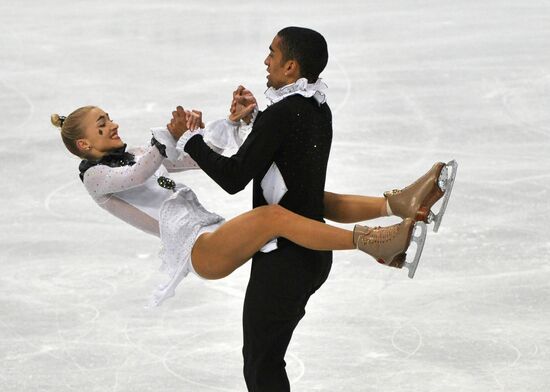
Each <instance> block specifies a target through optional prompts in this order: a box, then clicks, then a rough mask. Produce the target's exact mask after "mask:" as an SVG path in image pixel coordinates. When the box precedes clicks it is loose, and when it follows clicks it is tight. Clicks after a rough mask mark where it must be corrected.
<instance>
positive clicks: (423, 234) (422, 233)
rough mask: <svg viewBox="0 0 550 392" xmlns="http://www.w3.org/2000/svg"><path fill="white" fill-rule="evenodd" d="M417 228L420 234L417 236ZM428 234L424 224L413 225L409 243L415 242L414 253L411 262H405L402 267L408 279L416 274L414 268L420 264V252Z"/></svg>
mask: <svg viewBox="0 0 550 392" xmlns="http://www.w3.org/2000/svg"><path fill="white" fill-rule="evenodd" d="M417 228H420V230H419V231H420V232H419V233H418V235H417V234H416V232H417V231H418V230H417ZM427 233H428V227H427V226H426V224H425V223H424V222H416V223H415V225H414V229H413V233H412V237H411V243H412V242H416V253H415V255H414V259H413V261H411V262H410V263H408V262H407V261H405V263H404V264H403V267H405V268H407V269H408V270H409V278H411V279H412V278H413V277H414V273H415V272H416V268H417V267H418V263H419V262H420V256H421V255H422V250H423V249H424V243H425V242H426V234H427Z"/></svg>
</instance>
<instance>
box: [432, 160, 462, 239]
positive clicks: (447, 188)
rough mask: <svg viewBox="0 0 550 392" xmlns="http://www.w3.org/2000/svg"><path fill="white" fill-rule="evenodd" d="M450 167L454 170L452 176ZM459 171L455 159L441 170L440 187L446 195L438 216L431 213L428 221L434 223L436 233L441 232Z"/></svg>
mask: <svg viewBox="0 0 550 392" xmlns="http://www.w3.org/2000/svg"><path fill="white" fill-rule="evenodd" d="M449 167H450V168H452V172H451V174H450V175H449V169H448V168H449ZM457 169H458V163H457V162H456V161H455V160H454V159H453V160H452V161H450V162H448V163H447V164H446V165H445V167H444V168H443V169H442V170H441V174H440V175H439V179H438V185H439V187H440V188H441V189H442V190H444V192H445V193H444V195H443V202H442V204H441V208H440V209H439V212H438V213H437V214H434V213H433V212H431V213H430V217H429V219H428V223H432V222H434V228H433V230H434V233H437V231H438V230H439V226H440V225H441V220H442V219H443V215H444V214H445V210H446V209H447V204H448V203H449V198H450V197H451V192H452V191H453V185H454V183H455V178H456V170H457ZM443 188H444V189H443Z"/></svg>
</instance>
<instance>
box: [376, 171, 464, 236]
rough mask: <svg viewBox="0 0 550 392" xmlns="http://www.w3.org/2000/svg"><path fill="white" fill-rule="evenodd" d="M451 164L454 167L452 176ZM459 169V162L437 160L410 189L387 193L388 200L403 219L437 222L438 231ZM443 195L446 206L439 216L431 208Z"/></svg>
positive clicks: (394, 211) (435, 228)
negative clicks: (449, 170)
mask: <svg viewBox="0 0 550 392" xmlns="http://www.w3.org/2000/svg"><path fill="white" fill-rule="evenodd" d="M448 167H452V168H453V171H452V175H451V177H450V178H449V173H448ZM456 168H457V163H456V162H455V161H451V162H449V163H447V164H445V163H443V162H437V163H436V164H435V165H433V167H432V168H431V169H430V170H429V171H428V172H427V173H426V174H424V175H423V176H422V177H420V178H419V179H418V180H416V181H415V182H413V183H412V184H411V185H409V186H407V187H406V188H403V189H394V190H393V191H388V192H385V193H384V197H385V198H386V199H387V201H388V204H389V206H390V208H391V211H392V213H393V214H395V215H397V216H399V217H401V218H403V219H405V218H412V219H414V220H415V221H422V222H426V223H431V222H435V225H434V231H437V230H438V228H439V224H440V223H441V218H442V216H443V213H444V212H445V208H446V206H447V202H448V199H449V197H450V195H451V190H452V185H453V183H454V179H455V176H456ZM443 196H445V199H444V203H443V206H442V207H441V209H440V211H439V213H438V214H437V215H436V214H434V213H433V212H432V211H431V208H432V206H433V205H434V204H435V203H436V202H437V201H438V200H439V199H441V198H442V197H443Z"/></svg>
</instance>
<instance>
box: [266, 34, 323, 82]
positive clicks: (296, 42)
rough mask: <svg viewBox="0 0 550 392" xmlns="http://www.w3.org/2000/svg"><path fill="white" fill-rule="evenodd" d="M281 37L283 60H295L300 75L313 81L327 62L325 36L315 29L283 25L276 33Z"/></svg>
mask: <svg viewBox="0 0 550 392" xmlns="http://www.w3.org/2000/svg"><path fill="white" fill-rule="evenodd" d="M277 35H278V36H279V37H281V51H282V52H283V61H288V60H296V61H297V62H298V64H300V73H301V76H303V77H304V78H306V79H307V80H308V82H309V83H315V82H316V81H317V79H319V74H320V73H321V72H322V71H323V70H324V69H325V67H326V65H327V62H328V48H327V41H325V38H324V37H323V36H322V35H321V34H319V33H318V32H317V31H315V30H311V29H306V28H304V27H293V26H292V27H285V28H284V29H282V30H281V31H279V32H278V33H277Z"/></svg>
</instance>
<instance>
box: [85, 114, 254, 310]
mask: <svg viewBox="0 0 550 392" xmlns="http://www.w3.org/2000/svg"><path fill="white" fill-rule="evenodd" d="M249 129H250V128H249V127H241V126H240V125H239V124H238V123H232V122H230V121H228V120H220V121H216V122H214V123H212V124H209V126H208V127H206V128H205V130H204V131H201V133H202V134H203V137H204V138H205V140H206V141H207V142H208V143H209V145H210V146H211V147H212V148H213V149H215V150H217V151H218V152H220V153H222V154H223V155H226V156H230V155H233V154H234V153H235V152H236V151H237V150H238V148H239V146H240V145H241V144H242V141H243V140H244V139H245V138H246V136H247V132H249ZM152 133H153V136H154V137H155V139H157V140H158V141H159V142H160V143H162V144H164V145H165V146H166V155H167V156H168V157H167V158H165V157H164V156H163V155H162V154H161V153H160V151H159V149H158V148H157V147H155V146H147V147H141V148H135V149H131V150H128V152H130V153H132V154H134V156H135V164H133V165H125V166H119V167H110V166H107V165H103V164H98V165H95V166H92V167H90V168H88V169H87V170H86V171H85V172H84V174H83V183H84V185H85V187H86V190H87V191H88V193H89V194H90V196H91V197H92V198H93V199H94V201H95V202H96V203H97V204H98V205H99V206H100V207H101V208H103V209H105V210H107V211H108V212H109V213H111V214H113V215H114V216H116V217H118V218H120V219H122V220H124V221H125V222H127V223H129V224H131V225H132V226H135V227H137V228H139V229H141V230H143V231H145V232H147V233H149V234H153V235H155V236H157V237H160V239H161V248H160V252H159V257H160V258H161V260H162V262H161V267H160V269H161V271H162V272H165V273H167V274H168V278H169V279H168V280H167V281H166V283H164V284H162V285H161V286H159V287H158V288H157V289H156V290H154V292H153V295H152V297H151V300H150V305H152V306H158V305H160V304H161V303H162V302H163V301H164V300H165V299H167V298H170V297H172V296H174V294H175V289H176V286H177V285H178V284H179V283H180V282H181V280H182V279H183V278H185V277H186V276H187V275H188V274H189V272H195V271H194V270H193V265H192V262H191V249H192V248H193V244H194V243H195V241H196V239H197V237H198V236H199V235H200V234H202V233H204V232H209V231H214V230H215V229H216V228H217V227H218V226H219V225H221V224H222V223H223V221H224V219H223V218H222V217H221V216H220V215H218V214H215V213H212V212H209V211H207V210H206V209H205V208H204V207H203V206H202V204H201V203H200V202H199V201H198V199H197V197H196V195H195V193H194V192H193V191H192V190H191V189H190V188H189V187H187V186H186V185H184V184H181V183H177V182H176V185H175V188H174V189H173V190H171V189H166V188H163V187H162V186H160V185H159V183H158V179H159V177H167V176H168V174H169V173H170V172H179V171H185V170H196V169H199V167H198V165H197V164H196V163H195V161H193V160H192V159H191V158H190V157H189V156H188V155H187V154H186V153H185V152H183V148H181V146H182V145H183V144H184V143H185V141H186V139H188V138H189V137H190V136H192V135H188V137H186V138H185V140H180V142H181V143H180V142H178V143H177V144H176V142H175V140H174V139H173V137H172V136H171V134H170V133H169V131H168V130H167V129H166V128H154V129H152Z"/></svg>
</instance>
